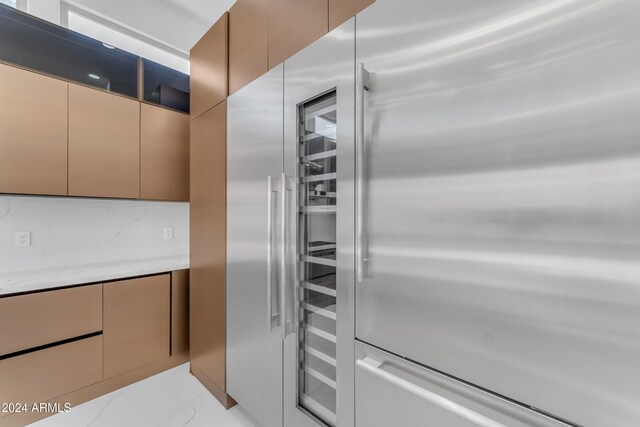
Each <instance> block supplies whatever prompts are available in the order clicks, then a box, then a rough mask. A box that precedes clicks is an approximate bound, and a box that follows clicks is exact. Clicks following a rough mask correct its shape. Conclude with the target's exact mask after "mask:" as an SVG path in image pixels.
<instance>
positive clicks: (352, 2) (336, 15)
mask: <svg viewBox="0 0 640 427" xmlns="http://www.w3.org/2000/svg"><path fill="white" fill-rule="evenodd" d="M374 1H375V0H329V31H331V30H333V29H334V28H336V27H337V26H338V25H340V24H342V23H343V22H345V21H346V20H347V19H349V18H351V17H352V16H355V15H356V14H357V13H358V12H360V11H361V10H363V9H365V8H366V7H367V6H369V5H371V4H373V3H374Z"/></svg>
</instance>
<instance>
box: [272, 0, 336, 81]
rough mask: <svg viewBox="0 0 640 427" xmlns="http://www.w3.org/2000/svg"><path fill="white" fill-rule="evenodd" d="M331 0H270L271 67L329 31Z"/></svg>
mask: <svg viewBox="0 0 640 427" xmlns="http://www.w3.org/2000/svg"><path fill="white" fill-rule="evenodd" d="M327 1H328V0H268V2H269V68H273V67H275V66H276V65H278V64H279V63H281V62H283V61H284V60H285V59H287V58H289V57H290V56H291V55H293V54H294V53H296V52H297V51H299V50H301V49H303V48H305V47H306V46H308V45H309V44H311V43H312V42H313V41H315V40H317V39H319V38H320V37H322V36H323V35H325V34H326V33H327V31H328V16H327V15H328V13H329V7H328V4H327Z"/></svg>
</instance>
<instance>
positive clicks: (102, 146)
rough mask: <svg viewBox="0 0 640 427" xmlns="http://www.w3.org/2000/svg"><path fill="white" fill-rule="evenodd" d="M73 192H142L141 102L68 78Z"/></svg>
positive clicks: (127, 195) (135, 195) (115, 194)
mask: <svg viewBox="0 0 640 427" xmlns="http://www.w3.org/2000/svg"><path fill="white" fill-rule="evenodd" d="M69 195H71V196H94V197H117V198H134V199H135V198H138V197H140V103H139V102H138V101H136V100H133V99H128V98H125V97H122V96H118V95H113V94H110V93H106V92H102V91H99V90H96V89H90V88H87V87H84V86H79V85H75V84H69Z"/></svg>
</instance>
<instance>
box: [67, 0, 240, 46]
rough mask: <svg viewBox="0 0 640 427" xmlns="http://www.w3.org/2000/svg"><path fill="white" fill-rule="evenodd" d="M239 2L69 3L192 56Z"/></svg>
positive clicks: (127, 0) (146, 0)
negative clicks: (204, 35)
mask: <svg viewBox="0 0 640 427" xmlns="http://www.w3.org/2000/svg"><path fill="white" fill-rule="evenodd" d="M235 1H236V0H109V1H105V0H73V1H69V3H72V4H73V5H75V6H76V7H81V8H83V9H86V10H87V11H88V12H92V13H94V14H96V15H99V16H102V17H104V18H108V19H109V20H112V21H114V22H116V23H118V24H120V25H123V26H126V27H129V28H130V29H133V30H135V31H137V32H139V33H142V34H144V35H146V36H150V37H151V38H154V39H156V40H158V41H160V42H162V43H164V44H166V45H169V46H171V47H174V48H176V49H178V50H180V51H183V52H185V53H188V52H189V50H190V49H191V48H192V47H193V45H194V44H195V43H196V42H197V41H198V40H199V39H200V37H202V35H203V34H204V33H205V32H206V31H207V30H208V29H209V28H210V27H211V25H212V24H213V23H214V22H216V21H217V20H218V18H220V16H222V14H223V13H224V12H225V11H227V10H229V8H230V7H231V5H233V3H235Z"/></svg>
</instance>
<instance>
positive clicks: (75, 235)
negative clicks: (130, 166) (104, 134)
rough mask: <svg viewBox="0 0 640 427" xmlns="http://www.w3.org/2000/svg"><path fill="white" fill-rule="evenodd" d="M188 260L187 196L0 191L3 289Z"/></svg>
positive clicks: (175, 265)
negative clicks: (23, 236)
mask: <svg viewBox="0 0 640 427" xmlns="http://www.w3.org/2000/svg"><path fill="white" fill-rule="evenodd" d="M165 227H172V228H173V238H171V239H165V238H164V228H165ZM24 231H28V232H31V246H29V247H17V246H16V233H17V232H24ZM188 267H189V204H188V203H174V202H149V201H138V200H108V199H85V198H65V197H31V196H0V294H3V293H13V292H22V291H25V290H29V289H37V288H42V287H53V286H64V285H67V284H76V283H87V282H90V281H97V280H106V279H109V278H117V277H119V276H122V277H131V276H134V275H137V274H151V273H153V272H156V271H158V272H160V271H170V270H177V269H182V268H188Z"/></svg>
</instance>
